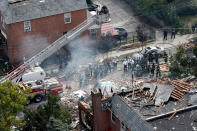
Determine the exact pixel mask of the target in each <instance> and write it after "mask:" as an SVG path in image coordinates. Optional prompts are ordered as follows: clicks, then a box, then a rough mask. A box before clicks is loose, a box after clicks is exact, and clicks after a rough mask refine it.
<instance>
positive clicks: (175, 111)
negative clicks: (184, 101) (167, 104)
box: [168, 107, 181, 120]
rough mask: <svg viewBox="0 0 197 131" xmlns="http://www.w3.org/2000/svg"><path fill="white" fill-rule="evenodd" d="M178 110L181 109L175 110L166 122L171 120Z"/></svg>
mask: <svg viewBox="0 0 197 131" xmlns="http://www.w3.org/2000/svg"><path fill="white" fill-rule="evenodd" d="M179 109H181V107H179V108H177V109H176V111H175V112H174V113H173V114H172V115H171V116H170V117H169V118H168V120H171V119H172V118H173V117H174V116H175V115H176V113H177V111H178V110H179Z"/></svg>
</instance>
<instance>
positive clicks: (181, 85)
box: [169, 79, 194, 101]
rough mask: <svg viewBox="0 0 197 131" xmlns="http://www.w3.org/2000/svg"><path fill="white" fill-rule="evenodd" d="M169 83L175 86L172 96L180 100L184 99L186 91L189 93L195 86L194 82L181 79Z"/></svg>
mask: <svg viewBox="0 0 197 131" xmlns="http://www.w3.org/2000/svg"><path fill="white" fill-rule="evenodd" d="M169 84H171V85H173V86H174V87H175V88H174V90H173V92H172V94H171V97H172V98H174V99H176V100H179V101H180V100H181V99H182V97H183V95H184V94H185V93H187V92H188V91H189V90H190V89H191V88H194V85H193V84H190V83H187V82H185V81H183V80H180V79H178V80H174V81H171V82H169Z"/></svg>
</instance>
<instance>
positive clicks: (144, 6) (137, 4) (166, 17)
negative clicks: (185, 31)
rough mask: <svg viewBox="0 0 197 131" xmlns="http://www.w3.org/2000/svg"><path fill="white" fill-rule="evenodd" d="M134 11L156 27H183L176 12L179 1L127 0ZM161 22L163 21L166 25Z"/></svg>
mask: <svg viewBox="0 0 197 131" xmlns="http://www.w3.org/2000/svg"><path fill="white" fill-rule="evenodd" d="M126 1H127V2H128V3H129V4H130V5H131V6H132V9H133V10H134V11H135V12H136V13H137V14H138V15H139V16H141V18H145V20H146V21H148V22H150V24H151V25H154V26H164V25H167V26H173V27H181V26H182V25H183V24H182V23H183V22H182V20H181V19H180V17H179V16H178V15H177V12H176V8H178V7H176V2H175V1H178V0H175V1H172V2H170V4H169V3H168V2H167V1H165V0H135V1H134V0H126ZM160 20H162V21H163V23H164V25H163V23H162V22H160ZM155 23H157V24H155Z"/></svg>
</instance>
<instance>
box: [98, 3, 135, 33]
mask: <svg viewBox="0 0 197 131" xmlns="http://www.w3.org/2000/svg"><path fill="white" fill-rule="evenodd" d="M94 1H95V2H94V3H96V4H100V5H106V6H107V7H108V9H109V12H110V17H111V24H112V26H114V27H122V28H125V29H126V30H127V32H133V31H135V30H136V27H137V25H138V23H139V22H138V20H137V19H136V17H134V14H133V13H132V10H131V7H130V6H129V5H128V4H127V3H126V2H125V1H124V0H94Z"/></svg>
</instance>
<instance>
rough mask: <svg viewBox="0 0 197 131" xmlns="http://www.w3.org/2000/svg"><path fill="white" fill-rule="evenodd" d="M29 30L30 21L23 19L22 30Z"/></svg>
mask: <svg viewBox="0 0 197 131" xmlns="http://www.w3.org/2000/svg"><path fill="white" fill-rule="evenodd" d="M30 31H31V21H24V32H30Z"/></svg>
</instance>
